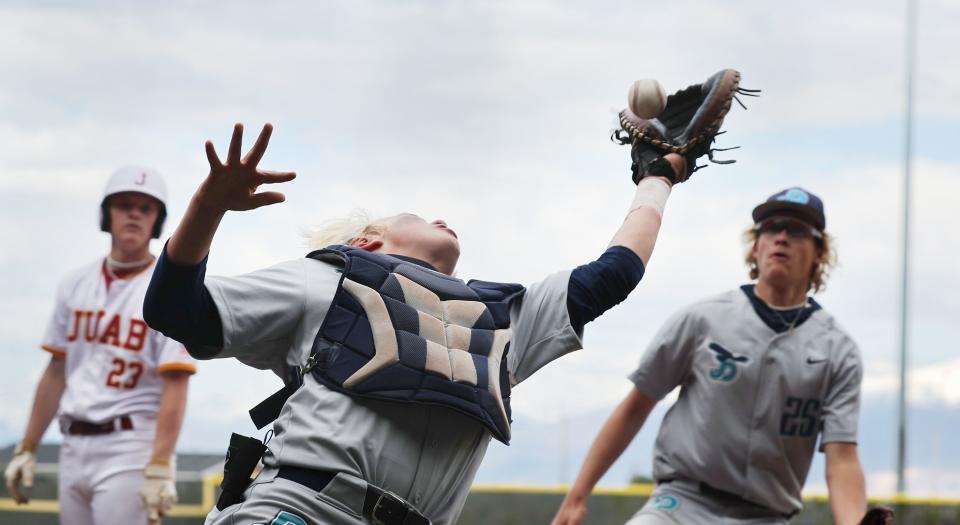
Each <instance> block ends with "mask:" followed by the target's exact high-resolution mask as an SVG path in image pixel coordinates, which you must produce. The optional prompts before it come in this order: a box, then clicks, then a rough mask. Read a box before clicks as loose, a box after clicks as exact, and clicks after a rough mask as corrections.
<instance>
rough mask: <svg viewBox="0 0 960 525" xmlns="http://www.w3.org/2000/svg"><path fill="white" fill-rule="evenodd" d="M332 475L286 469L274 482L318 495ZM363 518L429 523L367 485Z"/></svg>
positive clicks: (387, 524) (383, 523)
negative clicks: (280, 480)
mask: <svg viewBox="0 0 960 525" xmlns="http://www.w3.org/2000/svg"><path fill="white" fill-rule="evenodd" d="M336 475H337V473H336V472H333V471H329V470H317V469H309V468H302V467H292V466H286V465H285V466H282V467H280V470H279V472H277V477H278V478H283V479H288V480H290V481H293V482H294V483H299V484H301V485H303V486H304V487H307V488H309V489H311V490H313V491H316V492H320V491H322V490H323V489H324V487H326V486H327V484H328V483H330V481H332V480H333V478H334V477H336ZM363 515H364V517H366V518H369V519H370V520H371V521H372V522H373V523H374V525H430V520H429V519H427V518H426V517H425V516H424V515H423V514H420V512H419V511H418V510H417V509H416V508H415V507H414V506H413V505H411V504H409V503H407V502H406V500H404V499H403V498H401V497H400V496H397V495H396V494H394V493H392V492H390V491H386V490H383V489H380V488H378V487H374V486H373V485H371V484H369V483H368V484H367V493H366V495H364V498H363Z"/></svg>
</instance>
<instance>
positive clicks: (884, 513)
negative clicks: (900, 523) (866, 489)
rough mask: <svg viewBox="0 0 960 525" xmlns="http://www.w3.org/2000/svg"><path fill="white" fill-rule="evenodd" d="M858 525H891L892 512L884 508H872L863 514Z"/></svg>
mask: <svg viewBox="0 0 960 525" xmlns="http://www.w3.org/2000/svg"><path fill="white" fill-rule="evenodd" d="M860 525H893V510H891V509H888V508H886V507H874V508H872V509H870V510H868V511H867V513H866V514H864V516H863V519H862V520H860Z"/></svg>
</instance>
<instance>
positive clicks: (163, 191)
mask: <svg viewBox="0 0 960 525" xmlns="http://www.w3.org/2000/svg"><path fill="white" fill-rule="evenodd" d="M125 191H132V192H136V193H142V194H144V195H149V196H150V197H153V198H154V199H157V200H158V201H160V213H158V214H157V222H155V223H154V224H153V238H154V239H158V238H159V237H160V232H161V231H162V230H163V220H164V219H166V218H167V185H166V183H164V182H163V177H161V176H160V173H158V172H157V171H156V170H152V169H150V168H142V167H139V166H126V167H123V168H120V169H118V170H117V171H115V172H114V173H113V175H112V176H111V177H110V180H109V181H107V187H106V188H104V190H103V201H102V202H101V203H100V230H101V231H105V232H109V231H110V204H109V202H108V201H109V200H110V196H111V195H115V194H117V193H123V192H125Z"/></svg>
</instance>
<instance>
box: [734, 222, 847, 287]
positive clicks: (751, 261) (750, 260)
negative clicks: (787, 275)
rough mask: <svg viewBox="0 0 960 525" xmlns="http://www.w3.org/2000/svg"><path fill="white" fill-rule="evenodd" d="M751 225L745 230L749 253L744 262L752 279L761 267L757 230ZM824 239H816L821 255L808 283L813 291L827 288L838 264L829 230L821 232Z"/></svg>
mask: <svg viewBox="0 0 960 525" xmlns="http://www.w3.org/2000/svg"><path fill="white" fill-rule="evenodd" d="M754 228H755V227H754V226H751V227H750V228H749V229H747V230H746V231H745V232H743V242H744V243H745V244H746V248H747V253H746V256H745V257H744V262H746V263H747V268H749V269H750V279H751V280H756V279H757V278H758V277H759V276H760V268H758V267H757V259H756V257H754V256H753V246H754V244H756V242H757V231H756V230H755V229H754ZM821 233H822V234H823V238H822V239H814V243H816V246H817V252H818V253H819V256H818V257H817V259H816V260H815V261H814V262H813V268H811V269H810V281H809V282H808V283H807V290H813V293H817V292H822V291H823V290H825V289H826V288H827V277H829V276H830V272H832V271H833V269H834V268H835V267H836V266H837V252H836V249H835V248H834V240H833V237H831V236H830V234H829V233H827V232H821Z"/></svg>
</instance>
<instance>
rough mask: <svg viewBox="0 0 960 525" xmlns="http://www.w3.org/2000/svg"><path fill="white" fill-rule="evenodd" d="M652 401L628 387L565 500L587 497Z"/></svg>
mask: <svg viewBox="0 0 960 525" xmlns="http://www.w3.org/2000/svg"><path fill="white" fill-rule="evenodd" d="M655 404H656V402H655V401H653V400H651V399H650V398H648V397H647V396H645V395H643V394H642V393H640V391H639V390H637V389H635V388H634V389H632V390H631V392H630V394H629V395H628V396H627V398H626V399H624V400H623V402H621V403H620V405H618V406H617V408H616V410H614V412H613V414H611V415H610V418H609V419H607V422H606V423H604V425H603V428H601V429H600V433H599V434H597V437H596V439H594V441H593V444H592V445H591V446H590V451H589V452H587V457H586V459H585V460H584V462H583V466H582V467H580V472H579V473H578V474H577V479H576V481H574V483H573V486H572V487H570V492H569V493H568V494H567V497H566V498H565V499H566V500H570V501H577V502H579V501H584V500H586V499H587V497H588V496H589V495H590V492H592V491H593V487H594V486H596V484H597V482H598V481H600V478H601V477H603V475H604V474H605V473H606V472H607V470H609V469H610V466H611V465H613V463H614V462H615V461H616V460H617V458H619V457H620V455H621V454H623V451H624V450H626V448H627V446H629V445H630V442H631V441H633V438H634V437H635V436H636V435H637V432H639V431H640V428H641V427H642V426H643V423H644V421H646V420H647V416H648V415H649V414H650V410H652V409H653V406H654V405H655Z"/></svg>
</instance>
